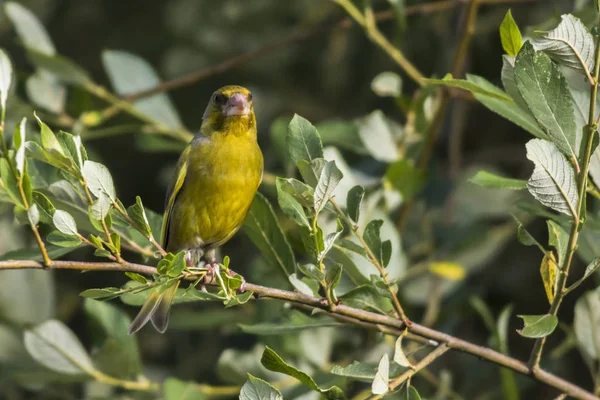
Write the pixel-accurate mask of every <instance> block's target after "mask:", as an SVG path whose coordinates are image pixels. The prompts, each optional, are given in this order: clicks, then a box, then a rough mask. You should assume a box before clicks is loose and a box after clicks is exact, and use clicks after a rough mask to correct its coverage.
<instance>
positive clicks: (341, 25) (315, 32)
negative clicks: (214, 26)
mask: <svg viewBox="0 0 600 400" xmlns="http://www.w3.org/2000/svg"><path fill="white" fill-rule="evenodd" d="M537 1H540V0H481V4H490V5H495V4H512V3H516V4H521V3H534V2H537ZM462 3H463V0H442V1H434V2H430V3H424V4H415V5H412V6H409V7H406V15H407V16H409V15H424V14H431V13H436V12H443V11H448V10H451V9H453V8H455V7H458V6H460V5H461V4H462ZM394 16H395V13H394V10H385V11H380V12H377V13H375V20H376V21H389V20H391V19H393V18H394ZM351 26H352V19H351V18H349V17H346V18H343V19H341V20H339V21H337V22H335V23H333V24H328V25H320V26H318V27H316V28H314V29H312V30H308V31H305V32H295V33H293V34H291V35H289V36H288V37H286V38H283V39H281V40H277V41H275V42H273V43H269V44H267V45H265V46H263V47H260V48H258V49H256V50H251V51H248V52H246V53H242V54H238V55H236V56H233V57H231V58H229V59H227V60H225V61H222V62H220V63H218V64H216V65H213V66H210V67H206V68H201V69H199V70H197V71H194V72H191V73H189V74H187V75H184V76H182V77H179V78H175V79H172V80H169V81H165V82H162V83H160V84H158V85H156V86H155V87H153V88H150V89H146V90H141V91H139V92H135V93H132V94H130V95H128V96H126V97H124V99H125V100H128V101H135V100H139V99H142V98H145V97H148V96H152V95H155V94H157V93H162V92H167V91H169V90H173V89H179V88H182V87H185V86H190V85H193V84H195V83H197V82H199V81H202V80H204V79H208V78H210V77H212V76H215V75H218V74H222V73H224V72H227V71H229V70H231V69H233V68H236V67H238V66H240V65H243V64H245V63H248V62H250V61H252V60H254V59H256V58H259V57H262V56H264V55H267V54H270V53H273V52H275V51H277V50H280V49H285V48H288V47H290V46H292V45H295V44H298V43H302V42H305V41H307V40H310V39H314V38H316V37H318V36H321V35H322V34H325V33H327V32H330V31H333V30H337V29H348V28H350V27H351Z"/></svg>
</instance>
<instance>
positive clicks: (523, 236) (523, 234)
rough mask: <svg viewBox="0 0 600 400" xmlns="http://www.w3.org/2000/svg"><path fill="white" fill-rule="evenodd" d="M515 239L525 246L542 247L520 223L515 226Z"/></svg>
mask: <svg viewBox="0 0 600 400" xmlns="http://www.w3.org/2000/svg"><path fill="white" fill-rule="evenodd" d="M517 239H519V242H521V243H522V244H524V245H525V246H535V245H538V247H542V246H541V245H540V244H539V242H538V241H537V240H536V239H535V238H534V237H533V235H532V234H531V233H529V231H528V230H527V229H526V228H525V227H524V226H523V225H521V224H519V225H518V226H517Z"/></svg>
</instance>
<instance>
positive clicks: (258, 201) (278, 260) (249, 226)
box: [244, 193, 296, 278]
mask: <svg viewBox="0 0 600 400" xmlns="http://www.w3.org/2000/svg"><path fill="white" fill-rule="evenodd" d="M244 230H245V232H246V234H247V235H248V237H249V238H250V240H252V243H254V245H255V246H256V247H258V248H259V249H260V251H261V253H262V254H263V256H264V257H265V258H266V259H267V261H269V262H270V263H271V264H272V265H274V266H279V267H280V268H281V270H282V271H283V273H284V274H285V277H286V278H287V277H288V276H289V274H290V273H291V271H293V270H294V269H295V266H296V258H295V257H294V253H293V252H292V248H291V246H290V244H289V243H288V241H287V238H286V237H285V235H284V234H283V231H282V230H281V227H280V226H279V223H278V222H277V218H276V217H275V213H274V212H273V209H272V208H271V205H270V204H269V202H268V200H267V199H266V198H265V197H264V196H263V195H262V194H260V193H257V194H256V197H254V202H253V203H252V206H251V207H250V211H249V212H248V217H247V218H246V221H245V222H244Z"/></svg>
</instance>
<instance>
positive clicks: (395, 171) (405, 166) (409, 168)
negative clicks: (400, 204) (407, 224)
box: [385, 159, 426, 201]
mask: <svg viewBox="0 0 600 400" xmlns="http://www.w3.org/2000/svg"><path fill="white" fill-rule="evenodd" d="M425 178H426V173H425V171H423V170H421V169H417V168H416V167H415V166H414V165H413V163H412V162H411V161H410V160H406V159H403V160H398V161H396V162H395V163H393V164H392V165H390V166H389V167H388V169H387V171H386V172H385V180H386V182H388V183H389V184H390V185H391V186H392V187H393V188H394V189H395V190H397V191H398V192H400V194H402V200H403V201H406V200H408V199H410V198H411V197H413V196H414V195H415V194H417V193H419V192H420V191H421V190H422V189H423V186H425V181H426V179H425Z"/></svg>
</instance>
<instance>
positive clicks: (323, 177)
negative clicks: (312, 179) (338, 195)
mask: <svg viewBox="0 0 600 400" xmlns="http://www.w3.org/2000/svg"><path fill="white" fill-rule="evenodd" d="M342 178H343V175H342V172H341V171H340V170H339V169H338V167H337V166H336V165H335V161H328V162H327V163H326V164H325V165H324V166H323V169H322V170H321V174H320V176H319V181H318V182H317V186H316V187H315V204H314V207H315V212H316V213H319V212H320V211H321V210H322V209H323V207H325V204H327V202H328V201H329V198H330V197H331V195H332V193H333V191H334V190H335V188H336V186H337V185H338V183H339V182H340V181H341V180H342Z"/></svg>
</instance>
